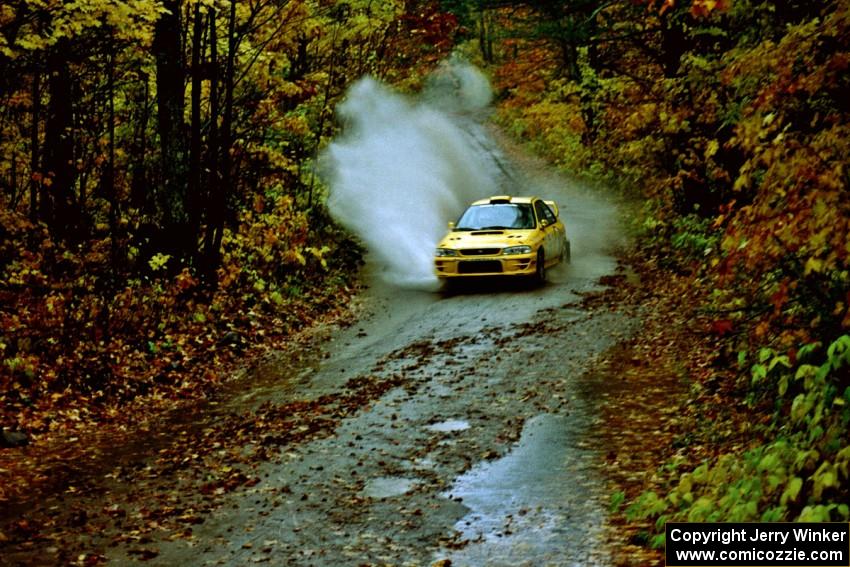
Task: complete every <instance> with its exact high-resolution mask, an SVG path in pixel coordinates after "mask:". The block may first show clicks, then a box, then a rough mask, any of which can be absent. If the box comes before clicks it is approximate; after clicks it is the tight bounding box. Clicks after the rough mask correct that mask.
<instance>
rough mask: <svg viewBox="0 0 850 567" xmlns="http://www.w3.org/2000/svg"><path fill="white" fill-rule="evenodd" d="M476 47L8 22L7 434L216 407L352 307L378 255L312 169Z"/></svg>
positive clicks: (448, 27) (0, 211) (321, 22)
mask: <svg viewBox="0 0 850 567" xmlns="http://www.w3.org/2000/svg"><path fill="white" fill-rule="evenodd" d="M456 29H457V22H456V20H455V19H454V18H453V17H452V16H451V15H450V14H446V13H443V12H440V11H439V10H438V9H437V8H436V6H435V5H433V4H431V3H428V2H423V3H402V2H380V3H375V2H333V1H331V2H319V3H314V2H302V1H290V2H276V1H267V0H260V1H257V2H237V1H235V0H233V1H229V0H214V1H209V2H194V1H180V0H162V1H157V2H149V1H146V0H145V1H127V2H124V1H122V2H103V1H102V0H85V1H81V2H72V3H69V2H61V1H52V0H49V1H44V2H15V3H4V4H3V6H2V7H0V156H2V157H0V189H2V193H0V400H1V401H2V408H3V409H2V413H0V427H2V428H3V429H4V430H21V431H24V432H26V433H27V435H28V436H29V437H30V439H31V440H35V441H38V440H42V441H45V440H47V439H48V438H49V437H50V436H51V435H53V433H56V432H60V431H64V430H65V429H66V428H68V427H71V426H75V425H80V424H84V425H85V424H88V425H90V424H91V423H92V422H93V421H94V422H97V421H110V420H116V419H126V418H127V412H128V408H129V407H130V405H129V404H131V402H132V401H133V400H136V399H138V398H141V399H142V400H143V402H141V404H142V405H141V407H148V408H149V407H150V406H151V405H157V404H164V403H165V402H166V401H168V400H173V399H182V398H191V397H197V396H198V395H205V394H206V393H208V392H209V391H211V390H212V389H214V387H215V385H216V383H217V382H218V381H219V380H221V379H222V378H223V377H224V371H225V370H226V369H227V368H228V367H229V365H230V364H231V363H232V362H234V361H236V360H239V359H240V358H241V357H242V356H244V355H246V353H249V352H252V349H254V348H257V347H258V345H262V344H265V345H267V346H269V345H273V344H275V343H276V342H278V343H279V342H280V341H282V340H284V339H285V338H286V337H287V336H288V335H289V334H291V333H292V332H295V331H297V330H298V329H300V328H302V327H303V326H304V325H305V324H306V323H309V322H311V321H314V320H315V319H316V318H317V317H320V316H323V314H327V313H333V312H334V311H335V310H337V309H338V308H339V307H341V306H342V305H344V304H345V302H346V300H347V299H348V297H349V295H350V293H351V291H352V289H353V288H354V286H355V275H356V271H357V270H356V268H357V265H358V262H359V255H360V249H359V247H358V245H357V244H356V243H354V242H353V241H352V240H351V239H350V238H349V237H348V236H347V235H346V234H344V233H343V232H341V231H340V230H339V229H338V228H336V227H335V225H334V224H333V223H332V222H331V220H330V219H329V217H328V215H327V212H326V210H325V208H324V204H323V203H324V197H325V191H326V188H325V186H324V185H323V183H322V180H321V179H320V178H319V177H318V176H317V174H316V169H315V167H314V162H315V160H316V156H317V155H318V153H319V151H320V149H321V148H322V147H323V145H324V144H325V143H326V142H327V140H328V139H329V137H330V136H331V135H332V134H333V133H334V131H335V129H336V128H337V124H336V123H335V121H334V116H333V108H334V105H335V103H336V101H337V100H338V99H339V98H340V97H341V96H342V94H343V93H344V92H345V89H346V87H347V85H348V84H349V83H350V82H352V81H353V80H355V79H357V78H359V77H361V76H362V75H364V74H372V75H374V76H376V77H379V78H383V79H386V80H391V81H395V82H399V83H403V82H405V81H411V82H415V81H416V80H418V77H419V76H420V72H421V70H422V69H424V68H426V67H428V66H430V65H433V64H434V63H435V62H436V61H438V60H440V59H442V58H443V57H444V56H445V55H446V53H447V50H448V49H449V48H450V46H451V44H452V38H453V34H454V33H455V30H456ZM422 38H424V39H425V40H426V42H425V43H424V44H423V42H422V41H421V39H422ZM136 405H137V406H138V405H139V404H138V403H137V404H136ZM0 490H2V489H0Z"/></svg>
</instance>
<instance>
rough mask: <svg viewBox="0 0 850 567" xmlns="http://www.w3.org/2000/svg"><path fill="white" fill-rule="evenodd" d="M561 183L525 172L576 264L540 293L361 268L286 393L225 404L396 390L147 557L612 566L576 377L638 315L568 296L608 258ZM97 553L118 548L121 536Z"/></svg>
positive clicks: (589, 217) (584, 392)
mask: <svg viewBox="0 0 850 567" xmlns="http://www.w3.org/2000/svg"><path fill="white" fill-rule="evenodd" d="M562 181H563V180H559V179H552V178H549V179H542V180H537V183H538V186H539V187H541V191H540V192H541V193H544V194H545V195H546V196H552V197H555V198H558V199H559V201H560V202H562V203H564V212H563V216H564V217H565V220H566V222H567V226H568V227H569V228H570V236H571V238H572V240H573V243H574V244H573V246H574V262H573V264H572V265H570V266H569V267H566V268H558V269H555V270H552V271H551V272H550V274H549V282H548V283H547V284H546V285H545V286H543V287H536V286H530V285H525V284H515V283H510V282H507V283H506V282H489V281H488V282H478V283H476V284H475V285H471V286H466V287H464V288H461V289H459V290H454V291H453V292H452V293H450V294H447V293H435V292H429V291H416V290H404V289H399V288H396V287H393V286H391V285H389V284H385V283H382V281H381V279H380V278H379V277H378V276H377V274H371V275H370V274H367V276H366V277H367V278H368V280H369V281H370V282H371V286H370V289H369V291H368V292H367V293H366V294H365V296H364V304H363V307H362V310H363V313H364V316H363V318H362V319H361V320H360V321H359V322H358V323H357V324H355V325H354V326H352V327H350V328H349V329H346V330H342V331H337V332H334V333H332V334H331V336H330V337H329V338H327V340H325V341H324V342H323V343H321V344H320V345H316V350H315V353H314V355H315V356H314V357H313V360H314V362H313V364H311V365H309V366H308V367H306V368H304V369H302V370H300V371H299V373H298V379H297V380H296V381H295V382H294V383H293V382H292V381H291V380H290V381H289V387H287V388H282V387H281V382H280V381H278V380H276V379H274V374H275V371H274V369H271V370H268V369H267V372H268V373H270V376H271V378H270V376H269V375H266V376H265V378H264V380H263V384H264V385H262V386H260V385H257V386H256V387H254V388H252V389H250V390H246V392H245V393H244V394H243V395H242V396H241V397H240V398H238V399H237V400H236V401H235V402H234V403H236V404H243V405H244V404H246V403H249V402H253V403H259V402H261V401H269V400H271V401H273V402H277V401H284V400H286V399H288V398H290V397H291V396H293V395H297V397H298V398H299V399H311V398H313V399H315V398H319V397H321V396H324V395H328V394H331V395H334V394H335V393H338V392H340V391H341V388H342V386H343V384H345V383H346V382H347V381H348V380H351V379H356V378H357V377H361V376H371V377H374V378H376V379H377V380H387V381H394V386H393V387H392V388H391V389H389V390H388V391H386V393H384V394H383V395H382V396H380V397H379V398H377V399H374V400H372V401H371V403H369V404H368V405H366V406H365V407H363V408H361V409H360V410H358V411H356V412H354V413H353V414H351V415H347V416H346V417H345V418H344V419H342V420H341V421H340V422H339V424H338V426H337V427H335V428H334V429H333V431H332V432H330V433H329V434H328V435H326V436H323V437H322V438H319V439H315V440H312V441H308V442H305V443H301V444H296V445H293V446H290V447H284V448H283V452H282V454H281V455H280V456H279V457H277V458H276V459H274V460H273V461H271V462H268V463H266V464H264V465H263V466H262V469H261V470H260V471H259V472H258V476H259V477H261V478H263V481H262V482H260V483H259V484H257V485H256V486H254V487H252V488H250V489H247V491H245V492H241V493H238V494H234V495H232V496H230V497H229V498H228V499H227V500H225V504H224V506H222V507H221V508H220V509H218V510H217V511H216V512H214V513H213V514H211V515H210V516H209V517H208V518H206V520H205V521H204V522H203V523H202V524H200V525H197V526H195V527H194V529H193V537H192V538H191V539H190V540H188V541H187V540H184V539H178V540H175V541H172V542H155V543H156V545H157V551H158V555H157V556H156V557H155V558H153V559H152V560H151V561H149V562H148V564H151V565H176V564H185V565H245V564H251V563H255V562H256V563H268V564H272V565H328V566H331V565H333V566H338V565H364V564H370V565H384V564H387V565H430V564H432V563H434V562H439V561H442V560H449V561H450V562H451V563H450V564H451V565H557V566H562V565H607V564H610V559H611V558H610V556H609V555H608V551H607V550H606V526H605V522H606V510H607V503H608V501H609V498H610V492H609V490H610V489H609V488H608V487H607V486H606V484H605V481H604V475H603V471H602V470H601V469H600V466H601V462H602V458H601V456H602V455H603V454H604V449H605V448H604V447H600V446H597V445H596V444H595V442H594V435H593V431H594V428H595V427H597V426H598V423H597V411H596V406H597V403H598V400H599V396H600V385H599V384H596V383H594V381H593V379H592V378H588V376H589V374H588V371H589V370H591V369H592V368H593V365H594V361H595V360H597V358H598V357H599V356H601V355H602V354H603V353H604V352H605V351H606V350H607V349H609V348H611V347H612V346H613V345H615V344H616V343H617V342H619V341H621V340H623V339H624V338H626V337H627V336H628V335H629V334H631V333H632V332H633V330H634V328H635V327H636V325H637V323H636V321H635V320H633V319H632V318H630V317H629V316H627V315H624V314H622V313H621V312H618V311H613V312H609V311H600V312H596V311H593V310H592V308H585V307H583V306H582V304H581V294H583V293H586V292H589V291H592V290H595V289H598V286H599V284H598V283H597V282H598V280H599V278H600V277H601V276H604V275H606V274H610V273H612V272H613V271H614V270H615V267H616V262H615V260H614V258H612V257H611V256H609V255H608V254H606V253H605V252H604V248H605V245H606V244H610V243H611V242H610V241H606V240H605V238H603V236H606V237H610V235H611V233H612V232H611V230H610V228H611V227H610V226H608V227H606V226H605V223H611V222H613V219H614V214H613V213H614V211H613V209H612V207H611V206H610V205H608V204H607V203H606V202H605V201H604V200H601V199H599V198H598V197H596V196H594V195H593V194H592V193H591V192H589V191H588V190H586V189H581V188H577V187H576V186H569V185H564V184H562ZM553 188H557V189H556V190H555V191H553V190H552V189H553ZM547 189H548V191H547ZM553 193H554V194H553ZM593 235H596V237H597V238H595V239H594V238H593V237H592V236H593ZM281 374H283V373H281ZM602 389H604V387H602ZM107 555H108V556H109V557H110V558H111V559H114V560H117V562H118V563H123V562H124V561H128V560H130V559H131V557H130V556H128V555H126V554H125V550H123V549H122V548H120V547H119V548H117V549H114V550H112V551H110V552H109V553H108V554H107ZM438 564H439V563H438ZM443 564H444V565H448V564H449V563H443Z"/></svg>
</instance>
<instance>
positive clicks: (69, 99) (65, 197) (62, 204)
mask: <svg viewBox="0 0 850 567" xmlns="http://www.w3.org/2000/svg"><path fill="white" fill-rule="evenodd" d="M68 49H69V46H68V44H67V42H66V41H60V42H59V43H58V44H57V45H56V46H55V48H54V49H53V50H52V52H51V53H50V55H49V56H48V58H47V71H48V73H49V77H48V90H49V92H50V101H49V102H48V105H47V124H46V130H45V134H44V142H45V143H44V146H45V148H44V174H45V179H44V180H43V181H42V183H41V194H40V195H39V201H40V203H39V204H40V211H39V213H40V217H41V219H42V220H44V221H45V222H47V223H48V226H50V227H51V229H52V230H53V231H54V232H55V234H57V235H58V236H59V237H60V238H63V239H65V238H67V237H68V236H69V232H70V230H71V228H72V224H73V223H72V215H73V213H72V207H71V206H70V205H71V202H72V199H71V197H72V192H73V188H74V180H75V179H76V167H74V125H73V114H72V112H73V89H72V88H71V73H70V71H69V69H68V61H67V58H66V53H67V50H68Z"/></svg>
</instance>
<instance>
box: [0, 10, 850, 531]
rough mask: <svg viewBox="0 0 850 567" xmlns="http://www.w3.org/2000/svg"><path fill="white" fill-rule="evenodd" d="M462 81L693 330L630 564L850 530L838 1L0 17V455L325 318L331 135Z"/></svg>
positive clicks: (352, 283)
mask: <svg viewBox="0 0 850 567" xmlns="http://www.w3.org/2000/svg"><path fill="white" fill-rule="evenodd" d="M452 53H459V54H461V55H462V56H463V57H465V58H466V59H468V60H469V61H470V62H472V63H474V64H476V65H478V66H479V67H480V68H481V69H482V70H483V71H484V72H485V73H486V74H488V75H489V76H490V77H491V79H492V82H493V85H494V90H495V94H496V101H495V103H494V105H495V110H494V117H493V120H494V121H495V122H496V124H498V126H499V127H500V128H501V129H502V130H503V131H504V132H506V133H507V134H508V135H509V136H510V137H512V138H514V139H516V140H519V141H521V142H522V143H523V144H525V145H526V146H527V147H529V148H531V149H533V151H535V152H536V153H537V154H539V155H541V156H544V157H545V158H546V159H547V160H548V161H549V162H550V163H552V164H553V165H554V166H556V167H558V168H560V169H562V170H564V171H567V172H570V173H571V174H575V175H577V176H581V177H582V178H584V179H588V180H591V181H593V182H595V183H600V184H604V185H606V186H609V187H613V188H615V189H616V190H617V191H618V192H619V193H620V194H622V195H623V198H624V199H626V200H629V201H631V202H636V203H638V205H637V207H638V208H639V214H637V215H636V217H637V218H636V219H632V226H631V229H632V232H633V234H634V242H635V244H634V246H633V249H632V250H631V251H629V252H628V256H629V257H630V261H631V262H634V263H636V264H638V265H641V266H645V267H651V269H652V270H653V271H654V272H655V273H657V274H659V273H660V274H665V276H664V277H656V279H654V280H651V281H653V282H655V283H656V284H657V285H659V286H661V287H665V286H667V289H659V290H653V292H654V293H657V294H658V297H660V298H662V299H663V298H664V297H667V298H669V297H673V296H676V295H686V296H687V297H691V298H693V299H694V302H693V303H692V304H691V305H689V306H688V307H687V309H690V310H692V312H693V313H697V314H699V315H700V316H701V317H703V318H705V319H706V321H707V328H706V329H705V332H704V333H702V334H699V335H698V337H699V338H698V340H699V341H700V343H699V344H698V345H696V344H695V345H694V346H693V351H692V352H689V351H687V350H680V351H675V352H669V353H666V354H665V355H662V356H667V357H668V358H674V359H676V361H677V364H679V365H680V366H681V368H682V373H683V375H684V376H685V378H686V379H687V381H688V383H689V388H690V390H691V392H692V399H693V400H696V401H695V402H693V404H694V405H693V406H692V407H691V408H690V409H687V410H683V411H686V412H690V413H691V414H692V415H691V419H693V420H694V424H695V425H694V427H693V429H694V430H695V431H696V433H695V434H694V437H693V438H692V439H690V440H689V441H688V442H687V443H686V444H688V443H690V444H691V445H693V447H691V449H690V450H684V451H679V452H678V453H677V452H675V451H673V450H672V449H671V451H670V454H669V455H668V456H667V458H668V459H669V460H668V462H667V463H666V465H665V466H664V467H663V468H662V469H661V470H660V472H659V474H657V475H655V479H654V480H653V481H652V483H650V484H649V485H646V486H628V487H624V489H623V492H621V493H618V494H616V495H614V496H613V497H612V503H613V504H614V507H615V508H616V509H617V510H618V513H619V514H621V515H622V516H623V518H624V519H623V521H624V522H626V523H628V524H630V525H632V526H636V527H635V528H634V529H635V530H636V532H638V535H637V536H636V538H637V539H638V540H639V541H641V542H644V543H646V544H647V545H654V546H656V547H657V546H661V545H663V531H664V523H665V522H666V521H672V520H680V521H682V520H687V521H740V522H743V521H795V520H806V521H827V520H832V521H845V522H846V521H847V520H848V519H850V509H848V504H847V503H848V502H850V444H848V439H850V188H848V183H850V171H848V169H847V166H848V158H850V97H848V96H847V93H848V92H850V73H848V67H850V2H848V1H847V0H831V1H825V2H805V1H803V0H605V1H603V0H544V1H539V2H519V1H512V0H443V1H431V0H394V1H392V2H372V1H369V0H350V1H338V0H160V1H150V0H74V1H71V2H68V1H60V0H13V1H10V2H5V3H3V5H2V6H0V220H2V222H0V360H2V364H0V399H2V408H3V410H2V413H1V414H0V426H2V428H3V431H4V432H7V431H8V432H11V431H22V432H25V434H26V436H27V438H28V441H29V442H30V444H32V445H38V444H43V445H45V446H49V444H50V442H51V440H52V439H54V438H61V437H63V436H64V437H67V436H70V435H74V434H75V432H78V431H80V430H83V429H85V428H89V427H92V426H93V425H102V424H109V423H122V422H124V421H127V420H130V419H132V418H133V416H138V415H140V414H143V413H146V412H150V411H152V410H156V409H157V408H159V409H160V410H161V409H167V408H171V407H174V406H175V405H176V404H180V403H184V402H186V401H187V400H193V399H198V398H202V397H205V396H208V395H211V394H212V393H213V392H215V390H216V388H217V387H218V386H219V385H220V383H221V382H222V381H224V380H225V378H226V376H225V375H226V372H227V370H226V369H228V368H231V367H232V365H233V364H235V363H237V362H238V361H239V360H242V359H245V358H249V357H252V356H258V355H259V354H260V353H262V352H266V351H268V350H270V349H273V348H275V346H279V345H281V344H284V343H285V342H286V341H287V340H288V339H289V337H291V335H292V334H293V333H295V332H297V331H299V330H301V329H304V328H305V327H307V326H309V325H311V324H313V323H315V322H317V321H321V320H323V319H325V318H329V317H334V316H335V315H336V314H338V313H340V312H342V311H343V310H345V309H346V308H347V305H348V300H349V298H350V297H351V296H352V295H353V294H355V293H356V292H357V289H358V285H359V284H358V277H357V274H358V269H359V266H360V265H361V263H362V257H363V250H362V248H361V247H360V245H359V244H358V243H357V242H356V240H355V239H354V238H353V237H352V236H351V235H350V234H348V233H347V232H346V231H345V230H343V229H342V228H340V227H339V226H338V225H337V224H336V223H335V222H334V220H333V219H332V218H331V217H330V216H329V214H328V212H327V207H326V199H327V194H328V191H327V186H326V184H325V181H324V180H323V179H322V177H321V175H320V174H319V171H318V170H319V168H318V167H317V161H318V158H319V156H320V153H321V150H322V149H323V148H324V147H325V146H326V145H327V143H328V142H329V140H330V139H331V138H332V137H333V136H334V134H335V133H337V132H338V131H339V130H340V128H341V125H340V124H339V123H338V121H337V120H336V119H335V113H334V109H335V106H336V104H337V103H338V102H339V101H340V100H342V98H343V96H344V94H345V92H346V89H347V87H348V86H349V85H351V84H352V83H353V82H354V81H356V80H357V79H359V78H360V77H362V76H364V75H371V76H373V77H376V78H378V79H380V80H382V81H384V82H386V83H388V84H391V85H393V86H394V87H395V88H397V89H399V90H400V91H402V92H416V91H418V90H419V89H421V88H422V86H423V81H424V77H425V76H426V74H427V73H428V71H430V70H431V69H433V68H434V67H435V66H436V65H438V64H439V62H440V61H442V60H444V59H445V58H446V57H448V56H450V55H451V54H452ZM646 269H649V268H646ZM661 303H662V304H661V305H660V306H656V307H655V308H656V309H660V310H662V312H663V310H664V309H665V306H664V305H663V301H662V302H661ZM666 309H672V308H671V307H666ZM685 315H687V313H686V314H685ZM646 371H647V372H650V371H651V370H646ZM700 404H701V405H700ZM713 406H718V407H719V408H727V409H725V410H724V409H717V410H716V411H715V410H714V409H711V408H712V407H713ZM730 408H731V409H730ZM650 442H651V441H650ZM697 446H698V447H699V450H697V449H695V447H697ZM20 490H25V488H24V487H22V486H18V485H16V484H14V483H5V482H3V483H0V499H2V498H3V497H4V496H6V497H10V496H12V495H13V494H15V493H16V492H18V491H20Z"/></svg>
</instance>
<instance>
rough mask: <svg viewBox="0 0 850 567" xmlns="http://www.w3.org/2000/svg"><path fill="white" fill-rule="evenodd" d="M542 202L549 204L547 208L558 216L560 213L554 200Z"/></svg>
mask: <svg viewBox="0 0 850 567" xmlns="http://www.w3.org/2000/svg"><path fill="white" fill-rule="evenodd" d="M543 202H544V203H546V204H547V205H549V208H550V209H552V212H553V213H555V216H556V217H559V218H560V216H561V213H560V212H558V205H557V204H555V201H543Z"/></svg>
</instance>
